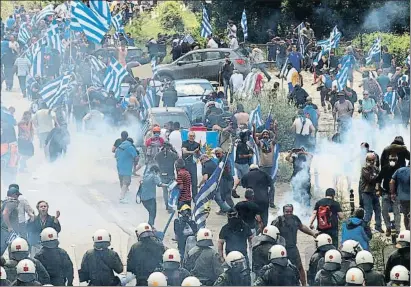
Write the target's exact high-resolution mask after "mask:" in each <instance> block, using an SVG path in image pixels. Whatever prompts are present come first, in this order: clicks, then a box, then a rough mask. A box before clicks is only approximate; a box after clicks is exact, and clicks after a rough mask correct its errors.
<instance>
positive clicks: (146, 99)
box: [143, 86, 156, 115]
mask: <svg viewBox="0 0 411 287" xmlns="http://www.w3.org/2000/svg"><path fill="white" fill-rule="evenodd" d="M155 95H156V92H155V88H153V87H149V86H148V87H147V90H146V94H145V95H144V96H143V114H144V115H147V113H148V110H149V109H151V108H153V107H155V104H154V103H155V100H154V97H155Z"/></svg>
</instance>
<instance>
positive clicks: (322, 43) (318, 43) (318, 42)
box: [316, 39, 330, 49]
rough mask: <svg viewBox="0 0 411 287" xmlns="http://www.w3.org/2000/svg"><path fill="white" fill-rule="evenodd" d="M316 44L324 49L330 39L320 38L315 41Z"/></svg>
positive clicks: (328, 44)
mask: <svg viewBox="0 0 411 287" xmlns="http://www.w3.org/2000/svg"><path fill="white" fill-rule="evenodd" d="M316 44H317V46H320V47H322V48H323V49H326V48H327V47H329V46H330V39H325V40H320V41H317V43H316Z"/></svg>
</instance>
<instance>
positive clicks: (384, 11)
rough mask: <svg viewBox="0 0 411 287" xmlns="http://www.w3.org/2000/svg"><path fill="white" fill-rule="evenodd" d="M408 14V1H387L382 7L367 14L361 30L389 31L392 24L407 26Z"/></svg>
mask: <svg viewBox="0 0 411 287" xmlns="http://www.w3.org/2000/svg"><path fill="white" fill-rule="evenodd" d="M409 13H410V4H409V1H408V2H407V1H389V2H387V3H385V4H384V6H382V7H379V8H375V9H372V10H371V11H369V12H368V13H367V15H366V16H365V18H364V24H363V25H362V29H363V30H366V31H375V30H390V28H391V27H392V26H393V25H394V24H400V25H404V26H408V24H409V23H408V21H409ZM407 15H408V17H407Z"/></svg>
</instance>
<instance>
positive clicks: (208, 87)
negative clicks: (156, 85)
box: [171, 79, 215, 107]
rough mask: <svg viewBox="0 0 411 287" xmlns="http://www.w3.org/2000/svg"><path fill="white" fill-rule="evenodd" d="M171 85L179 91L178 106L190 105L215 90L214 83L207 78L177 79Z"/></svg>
mask: <svg viewBox="0 0 411 287" xmlns="http://www.w3.org/2000/svg"><path fill="white" fill-rule="evenodd" d="M171 85H172V86H173V87H174V88H175V89H176V91H177V97H178V99H177V103H176V107H183V106H190V105H192V104H194V103H197V102H198V101H202V100H203V98H204V97H205V96H206V95H209V94H211V93H212V92H214V91H215V89H214V87H213V85H212V84H211V83H210V82H209V81H208V80H206V79H186V80H175V81H173V82H172V83H171Z"/></svg>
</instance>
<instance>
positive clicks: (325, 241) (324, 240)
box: [314, 233, 333, 249]
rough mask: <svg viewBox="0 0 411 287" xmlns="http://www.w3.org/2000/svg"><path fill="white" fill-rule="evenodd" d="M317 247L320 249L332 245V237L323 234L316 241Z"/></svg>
mask: <svg viewBox="0 0 411 287" xmlns="http://www.w3.org/2000/svg"><path fill="white" fill-rule="evenodd" d="M314 241H315V246H316V247H317V249H318V248H320V247H323V246H325V245H332V244H333V240H332V238H331V236H330V235H328V234H325V233H321V234H319V235H318V236H317V237H316V238H315V239H314Z"/></svg>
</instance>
